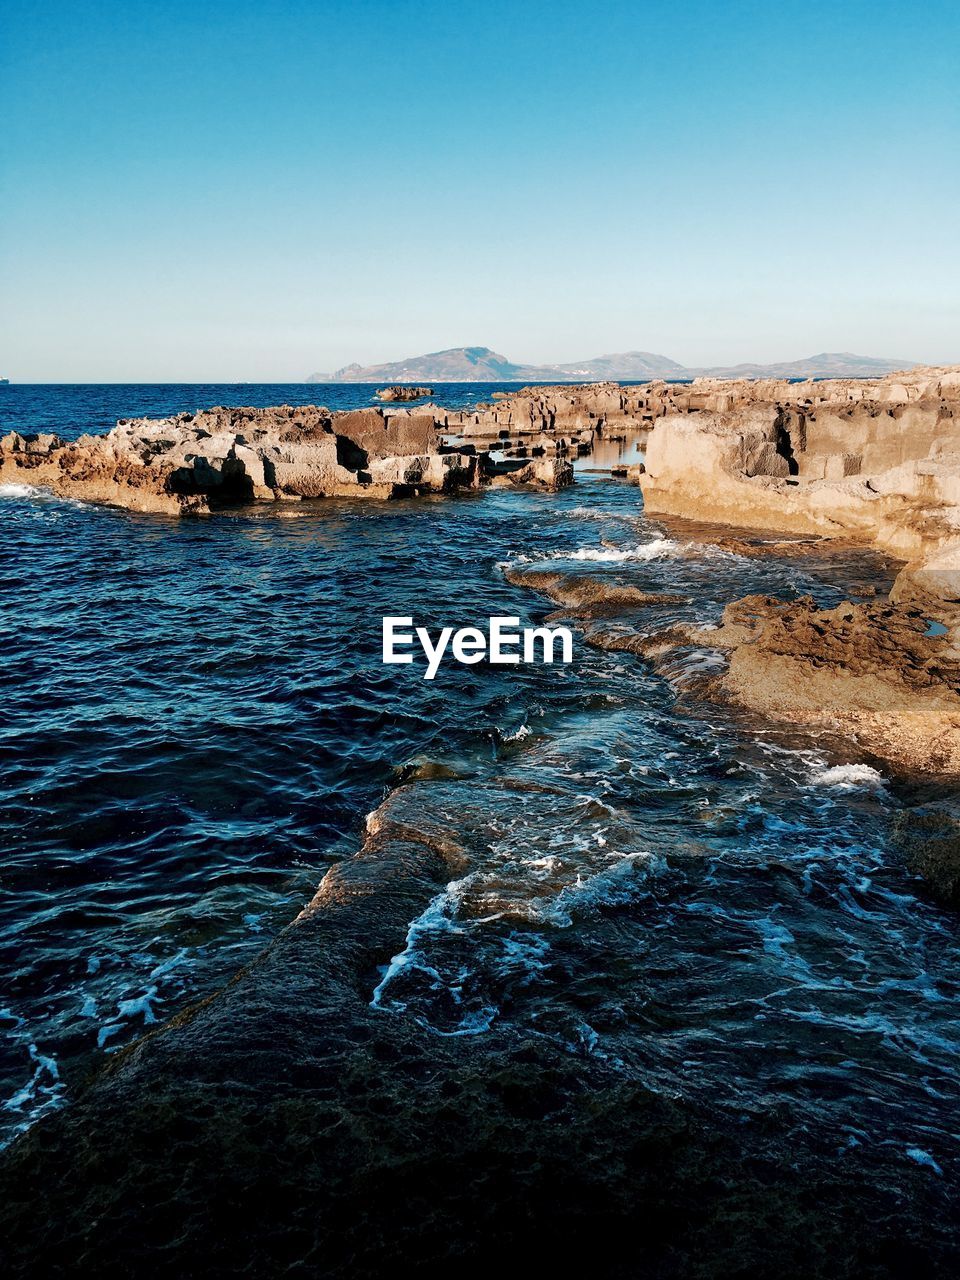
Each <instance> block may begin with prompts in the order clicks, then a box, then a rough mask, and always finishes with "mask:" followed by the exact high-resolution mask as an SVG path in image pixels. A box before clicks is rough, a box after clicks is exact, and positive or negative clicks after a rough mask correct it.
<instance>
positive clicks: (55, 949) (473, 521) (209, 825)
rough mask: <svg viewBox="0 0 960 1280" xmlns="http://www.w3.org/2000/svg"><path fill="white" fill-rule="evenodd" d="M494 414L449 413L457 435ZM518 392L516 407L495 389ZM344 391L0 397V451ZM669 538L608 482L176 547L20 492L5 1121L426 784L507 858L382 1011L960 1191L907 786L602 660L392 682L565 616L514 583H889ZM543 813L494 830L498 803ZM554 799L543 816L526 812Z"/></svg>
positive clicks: (7, 500)
mask: <svg viewBox="0 0 960 1280" xmlns="http://www.w3.org/2000/svg"><path fill="white" fill-rule="evenodd" d="M498 389H500V388H498V387H496V386H477V385H467V386H462V385H461V386H449V387H438V388H436V394H435V397H434V399H435V400H436V402H437V403H440V404H444V405H449V406H451V407H464V406H467V405H469V404H472V403H474V402H475V401H476V400H486V399H488V398H489V396H490V395H491V394H492V392H493V391H495V390H498ZM505 389H509V388H505ZM372 391H373V388H370V387H354V386H315V385H306V386H292V385H280V386H263V385H252V384H243V385H234V386H226V385H208V386H116V385H110V386H62V387H57V386H34V387H29V386H27V387H23V386H9V387H0V431H4V432H5V431H6V430H9V429H16V430H19V431H29V430H34V431H36V430H52V431H56V432H58V433H59V434H61V435H63V436H74V435H77V434H79V433H81V432H86V431H105V430H108V429H109V428H110V427H111V426H112V424H113V422H114V421H115V420H116V418H118V417H130V416H140V415H167V414H172V413H176V412H180V411H192V410H195V409H198V408H203V407H209V406H212V405H218V404H243V405H268V404H275V403H320V404H326V405H328V406H330V407H331V408H348V407H355V406H359V405H363V404H369V403H370V402H371V400H370V398H371V394H372ZM696 534H697V531H696V530H695V529H691V528H690V527H689V526H685V527H683V528H681V527H679V526H673V525H670V524H668V523H665V522H663V521H659V520H656V519H653V518H648V517H647V516H646V515H645V514H644V511H643V507H642V499H641V497H640V494H639V491H638V490H637V489H636V488H635V487H632V486H629V485H627V484H626V483H624V482H621V481H619V480H617V479H615V478H612V477H610V476H609V475H607V474H604V473H603V472H602V471H599V470H597V469H596V468H595V467H594V468H591V467H590V466H589V465H584V466H582V467H580V468H578V474H577V480H576V483H575V484H574V485H573V486H571V487H570V488H569V489H567V490H565V491H563V492H561V493H558V494H543V493H537V492H520V491H502V490H500V491H494V492H488V493H480V494H478V493H470V494H467V495H463V496H458V497H446V498H423V499H419V500H410V501H396V502H391V503H383V504H381V503H373V502H369V501H363V502H354V501H346V500H343V501H341V500H337V501H325V502H315V503H302V504H296V505H295V506H286V505H285V506H284V509H283V510H282V511H279V510H275V509H274V508H272V507H271V506H269V505H266V504H264V505H263V506H262V507H260V506H258V507H254V508H251V509H247V510H242V511H237V512H231V513H224V514H220V515H216V516H213V517H210V518H208V519H203V520H190V519H185V520H180V521H178V520H174V519H168V518H165V517H158V516H149V515H142V514H135V513H130V512H124V511H117V510H111V509H108V508H105V507H95V506H90V505H85V504H82V503H78V502H73V501H67V500H62V499H57V498H52V497H50V496H46V495H44V494H42V493H40V492H37V491H35V490H31V489H29V488H27V487H24V486H7V487H6V488H5V489H2V490H0V547H2V564H0V602H2V613H0V644H2V654H3V682H2V686H0V699H2V702H0V706H2V716H0V1033H2V1040H0V1122H2V1132H3V1138H4V1139H5V1140H7V1141H9V1140H10V1138H12V1137H13V1136H15V1135H16V1133H18V1132H20V1131H22V1130H23V1129H24V1128H25V1127H27V1126H29V1125H30V1124H31V1123H32V1122H33V1121H34V1120H35V1119H36V1118H37V1117H38V1116H39V1115H42V1114H43V1113H44V1112H45V1111H49V1110H51V1109H53V1108H56V1107H60V1106H64V1105H69V1101H70V1099H71V1097H72V1096H73V1095H74V1093H75V1091H76V1090H77V1088H79V1087H80V1085H81V1083H82V1081H83V1080H84V1079H85V1077H86V1076H87V1075H88V1074H89V1072H90V1071H91V1070H92V1069H94V1068H95V1067H96V1066H97V1064H98V1063H101V1062H103V1061H104V1060H105V1059H106V1057H107V1055H109V1054H111V1053H113V1052H115V1051H116V1050H117V1048H118V1047H120V1046H121V1045H124V1044H127V1043H129V1042H130V1041H131V1040H133V1039H134V1038H135V1037H137V1036H139V1035H141V1034H142V1033H143V1032H144V1031H145V1030H149V1029H150V1028H152V1027H155V1026H157V1025H158V1024H159V1023H161V1022H162V1021H163V1020H164V1019H166V1018H169V1017H170V1016H171V1015H172V1014H174V1013H175V1012H177V1011H178V1010H179V1009H182V1008H183V1007H184V1006H185V1005H186V1004H187V1003H188V1002H190V1001H193V1000H195V999H197V998H198V997H201V996H203V995H206V994H208V993H210V992H211V991H213V990H215V989H216V988H217V987H218V986H219V985H221V984H222V983H223V982H224V981H225V980H226V979H228V978H229V977H230V976H231V974H233V973H234V972H235V971H236V970H237V969H238V968H239V967H240V966H242V965H243V964H245V963H246V962H248V961H249V960H251V959H252V958H254V957H255V956H256V955H257V953H258V952H259V951H260V950H261V949H262V948H263V947H264V946H266V945H267V943H268V942H269V940H270V938H271V937H272V936H274V935H275V934H276V932H277V931H278V930H279V929H281V928H282V927H283V926H284V925H285V924H286V923H287V922H288V921H290V920H291V919H292V918H293V916H294V915H296V913H297V912H298V911H299V910H300V908H301V907H302V906H303V904H304V903H305V902H306V901H307V900H309V898H310V897H311V896H312V893H313V891H314V889H315V887H316V885H317V883H318V881H319V879H320V878H321V876H322V875H323V873H324V871H325V869H326V868H328V867H329V866H330V865H331V863H332V862H333V861H335V860H337V859H339V858H342V857H344V856H345V855H348V854H350V853H351V852H352V851H354V850H355V849H356V848H357V847H358V844H359V841H360V839H361V835H362V831H363V825H364V819H365V816H366V815H367V814H368V813H369V812H370V811H371V810H372V809H374V808H375V807H376V806H377V804H378V803H379V802H380V801H381V800H382V799H383V797H384V796H385V795H386V794H387V793H388V791H389V789H390V788H391V787H393V786H395V785H396V784H397V782H398V781H400V780H401V779H403V778H404V777H407V776H409V774H410V772H411V770H412V769H415V768H416V766H417V765H418V764H423V763H424V762H431V763H432V764H434V765H438V764H439V765H443V766H445V767H446V768H448V769H449V770H452V771H455V772H456V773H457V774H459V775H461V776H462V777H463V779H464V781H463V787H464V797H465V803H466V800H467V798H469V802H470V804H472V805H474V806H476V807H477V811H478V813H480V812H481V811H482V816H483V819H484V823H485V829H489V830H494V831H496V832H497V834H496V838H493V839H491V840H489V841H488V843H487V846H486V849H485V851H484V853H483V857H482V860H481V863H480V865H479V866H478V867H477V868H476V870H475V872H474V873H473V875H472V879H471V882H470V884H469V885H468V886H464V885H460V886H459V887H457V888H451V890H450V891H448V893H447V894H446V895H442V896H441V898H440V899H438V900H437V901H435V902H434V903H432V904H431V906H430V908H429V910H428V911H427V912H426V913H425V914H424V916H423V917H421V918H420V919H419V920H417V921H411V922H410V930H409V934H408V937H407V939H406V941H405V943H402V951H401V952H400V953H399V954H400V955H401V956H402V962H395V963H394V965H392V966H390V967H389V968H388V969H387V970H386V971H385V972H384V973H383V975H382V976H381V981H380V984H379V986H378V988H377V992H376V997H375V998H376V1000H377V1001H378V1002H379V1003H380V1004H382V1005H383V1006H385V1007H390V1008H391V1009H393V1010H394V1011H395V1012H396V1013H397V1014H398V1016H403V1017H406V1018H409V1019H411V1020H412V1021H413V1022H414V1023H415V1024H416V1025H417V1026H418V1027H419V1028H420V1031H421V1033H422V1035H423V1036H424V1037H427V1038H429V1037H431V1036H442V1035H452V1034H456V1035H476V1036H482V1035H484V1034H485V1032H486V1031H487V1030H488V1029H489V1028H490V1027H491V1026H493V1025H495V1024H496V1023H497V1022H498V1021H502V1020H510V1021H512V1022H514V1023H515V1024H517V1025H518V1026H520V1027H522V1028H525V1029H529V1030H530V1033H531V1034H534V1033H535V1034H538V1035H549V1036H551V1037H553V1038H554V1039H555V1040H556V1041H557V1042H558V1043H562V1044H564V1045H566V1046H568V1047H569V1052H570V1053H571V1054H573V1055H576V1054H592V1055H601V1056H603V1058H604V1059H605V1060H606V1061H607V1063H608V1064H610V1066H611V1068H612V1069H615V1070H617V1071H620V1072H623V1073H624V1074H626V1075H629V1076H631V1077H634V1078H636V1079H638V1080H642V1081H643V1082H644V1083H646V1084H649V1085H652V1086H654V1087H656V1088H658V1089H663V1090H667V1091H669V1092H670V1093H671V1094H673V1095H679V1096H687V1097H690V1098H691V1099H703V1098H709V1100H710V1102H711V1105H713V1106H716V1107H720V1108H723V1109H727V1110H729V1112H730V1113H732V1114H734V1115H736V1116H741V1117H744V1118H747V1117H756V1116H757V1115H759V1114H761V1113H762V1114H765V1115H775V1116H776V1117H777V1123H778V1124H779V1125H781V1126H782V1128H783V1132H784V1135H785V1138H786V1140H789V1137H790V1135H791V1134H797V1135H800V1134H802V1135H804V1140H805V1141H806V1142H808V1143H809V1142H814V1143H815V1144H818V1145H819V1146H820V1147H821V1148H822V1150H823V1152H824V1153H825V1158H827V1157H828V1158H830V1159H836V1160H842V1159H843V1153H844V1151H846V1150H849V1149H851V1148H852V1147H853V1146H855V1145H857V1144H872V1145H876V1146H880V1147H883V1148H884V1149H885V1150H886V1152H887V1153H888V1156H889V1160H890V1162H891V1163H892V1164H894V1165H896V1164H897V1163H902V1164H903V1165H904V1166H905V1167H906V1166H911V1167H915V1166H917V1165H922V1166H923V1167H924V1168H925V1169H927V1170H928V1171H929V1175H930V1177H931V1178H940V1177H951V1176H952V1177H956V1175H957V1172H958V1169H960V1163H958V1162H960V1137H958V1130H957V1120H956V1117H957V1115H958V1108H960V1058H958V1049H960V978H958V975H960V935H958V925H957V919H956V917H955V916H954V915H951V914H950V913H948V912H946V911H944V910H941V909H940V908H939V907H937V906H935V905H933V904H932V903H930V902H928V901H927V900H926V899H924V897H923V896H922V894H921V893H920V889H919V886H918V884H917V882H916V881H915V880H914V879H913V878H912V877H911V876H910V875H909V873H908V872H907V871H906V869H905V868H904V866H903V864H902V862H901V860H900V858H899V857H898V856H897V854H896V853H895V852H894V850H893V847H892V844H891V840H890V831H891V824H892V823H893V821H894V819H895V817H896V815H897V813H898V812H899V810H900V809H901V808H902V807H903V806H904V805H905V804H908V803H912V802H913V801H915V799H916V798H917V797H916V793H915V792H913V791H911V790H910V789H909V788H907V787H906V785H905V784H902V783H898V782H897V781H896V780H894V779H891V778H889V777H887V776H885V775H884V773H883V771H882V770H880V769H879V768H878V767H877V766H876V764H875V762H869V761H865V760H862V759H860V758H859V757H858V755H857V754H856V751H855V749H853V748H851V747H850V745H849V744H845V743H843V742H837V741H832V740H829V739H826V738H817V737H811V736H807V735H803V734H798V733H796V732H791V731H789V730H784V729H780V728H778V727H777V726H775V725H772V724H769V723H767V722H763V721H757V720H755V719H752V718H751V717H748V716H746V715H744V714H741V713H738V712H736V711H733V710H728V709H723V708H720V707H718V706H716V705H712V704H709V703H704V702H700V701H698V700H697V699H696V698H694V697H692V696H690V693H689V686H690V681H691V679H692V678H693V677H695V676H697V675H699V674H701V673H702V672H704V671H709V670H711V669H713V667H714V666H715V664H716V662H717V659H716V656H715V655H713V654H712V653H711V652H710V651H709V650H704V651H702V652H701V653H695V654H693V655H691V656H688V657H686V658H685V659H684V660H683V661H678V662H677V663H676V664H675V665H674V667H673V668H671V669H669V670H668V671H666V672H665V673H663V674H654V673H653V672H652V671H651V670H650V669H649V668H648V667H646V666H645V665H644V664H643V662H642V661H641V660H639V659H637V658H634V657H631V656H629V655H626V654H622V653H615V652H607V651H603V650H598V649H593V648H590V647H588V646H587V645H585V644H584V643H583V642H582V641H581V640H579V639H578V641H577V643H576V645H575V658H574V661H573V663H572V664H570V665H569V666H552V667H550V666H538V665H534V666H522V667H518V668H509V667H502V666H491V665H489V664H487V663H481V664H479V665H474V666H461V665H459V664H455V663H454V664H445V665H443V666H442V667H441V669H440V672H439V674H438V676H437V678H436V679H435V680H434V681H432V682H428V681H425V680H423V679H422V666H421V665H418V664H414V665H412V666H384V665H383V664H382V663H381V660H380V644H381V630H380V628H381V617H382V616H383V615H385V614H391V615H407V614H409V615H412V616H414V617H415V619H416V622H417V624H419V625H423V626H427V627H429V628H431V630H433V629H436V628H439V627H441V626H444V625H455V626H465V625H470V624H475V623H485V621H486V619H487V618H488V617H489V616H490V615H492V614H508V615H517V616H519V617H520V618H521V620H522V622H523V623H524V624H532V623H540V622H542V620H543V618H544V617H545V616H546V614H547V613H548V612H549V611H550V610H551V609H552V606H551V605H549V603H548V602H546V601H545V600H543V599H541V598H540V597H538V596H536V595H534V594H533V593H531V592H529V591H527V590H525V589H523V588H521V587H518V586H513V585H511V584H509V583H508V582H507V581H506V580H505V578H504V576H503V569H504V566H506V565H509V564H516V563H519V564H523V565H529V566H532V567H538V566H539V567H544V566H549V567H551V568H558V569H561V570H568V571H574V570H575V571H577V572H585V573H592V574H597V575H602V576H604V577H606V578H609V579H611V580H614V581H617V582H623V583H630V584H634V585H637V586H640V587H642V588H643V589H644V590H646V591H654V592H661V591H663V592H670V593H676V594H678V595H679V596H680V597H681V598H682V603H679V604H676V605H671V606H667V607H661V608H660V609H658V611H657V615H656V618H655V619H652V620H651V623H653V622H655V623H656V624H657V625H661V624H663V623H666V622H669V621H672V620H677V619H684V620H697V621H699V622H701V623H711V622H716V621H717V620H718V618H719V616H720V613H721V611H722V608H723V606H724V604H725V603H726V602H728V601H730V600H733V599H736V598H738V597H740V596H742V595H745V594H747V593H750V592H770V593H776V594H779V595H782V596H793V595H800V594H810V595H812V596H814V597H815V598H816V599H817V600H818V601H820V602H821V603H823V604H835V603H837V602H839V601H840V600H841V599H844V598H853V599H856V598H858V596H860V595H863V594H870V593H872V592H874V591H878V590H880V591H883V590H885V589H887V588H888V586H889V583H890V581H891V580H892V575H893V572H894V570H895V566H893V565H891V564H890V563H889V562H886V561H884V560H883V559H882V558H881V557H879V556H877V555H875V554H873V553H871V552H868V551H863V552H859V553H851V552H849V551H845V552H844V553H843V554H842V555H841V554H839V553H834V552H831V551H830V550H829V549H828V548H824V549H818V550H817V551H816V552H814V553H811V554H810V555H808V556H805V557H802V558H800V557H797V556H789V557H783V556H778V555H775V554H771V555H769V556H767V557H765V558H753V557H750V558H748V557H744V556H742V555H738V554H734V553H732V552H729V551H723V550H719V549H717V548H716V547H709V546H707V545H705V544H704V542H703V541H702V540H700V539H698V537H697V536H695V535H696ZM507 771H509V774H510V777H511V780H512V781H513V782H516V783H517V784H518V785H519V784H523V785H525V786H527V787H528V788H529V792H528V793H529V794H530V795H537V794H540V795H542V797H543V799H542V801H539V802H537V803H531V804H528V805H526V806H523V807H521V808H519V809H517V810H516V811H513V810H511V811H510V812H509V813H502V812H499V811H492V810H491V811H489V812H487V811H485V810H484V806H485V805H486V806H490V805H493V804H494V803H495V801H494V799H493V797H495V796H497V795H498V794H500V793H499V792H498V791H497V789H496V788H494V787H487V786H486V785H485V784H486V783H489V782H494V781H496V780H497V779H501V778H502V777H503V776H504V774H505V772H507ZM538 788H539V791H538V790H537V789H538Z"/></svg>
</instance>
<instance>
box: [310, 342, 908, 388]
mask: <svg viewBox="0 0 960 1280" xmlns="http://www.w3.org/2000/svg"><path fill="white" fill-rule="evenodd" d="M917 363H918V362H917V361H916V360H901V359H896V360H895V359H885V358H883V357H879V356H858V355H854V354H853V353H852V352H849V351H832V352H826V351H825V352H821V354H820V355H816V356H808V357H807V358H806V359H805V360H787V361H783V362H781V363H779V364H736V365H722V366H713V367H710V366H702V367H689V366H686V365H682V364H679V363H678V362H677V361H676V360H671V359H670V358H669V357H668V356H661V355H657V354H656V353H655V352H652V351H623V352H620V353H618V354H615V355H605V356H595V357H593V358H592V359H590V360H573V361H570V362H569V363H568V364H517V363H515V362H514V361H512V360H508V359H507V357H506V356H503V355H500V354H499V353H498V352H496V351H492V350H491V349H490V348H489V347H450V348H448V349H447V350H446V351H431V352H430V353H429V354H427V355H422V356H410V357H409V358H408V359H406V360H395V361H393V362H391V363H388V364H370V365H361V364H348V365H345V366H344V367H343V368H342V369H337V371H336V372H335V373H314V374H311V375H310V377H309V378H308V379H307V381H308V382H381V383H386V382H389V383H404V382H527V383H537V382H539V383H543V382H547V383H549V382H646V381H649V380H650V379H653V378H664V379H678V380H682V379H685V378H696V377H700V376H708V377H712V378H876V377H882V376H883V375H884V374H887V373H895V372H897V371H898V370H900V369H912V368H915V367H916V365H917Z"/></svg>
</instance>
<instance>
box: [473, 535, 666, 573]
mask: <svg viewBox="0 0 960 1280" xmlns="http://www.w3.org/2000/svg"><path fill="white" fill-rule="evenodd" d="M685 554H687V549H686V548H684V547H683V546H681V544H680V543H679V542H674V541H673V539H672V538H653V539H652V540H651V541H650V542H641V543H640V544H639V545H637V546H635V547H577V548H576V549H575V550H573V551H565V550H562V551H542V552H535V553H532V554H527V553H525V552H516V553H513V554H511V556H510V559H509V560H501V561H499V562H498V565H497V567H498V568H499V569H507V568H509V567H510V566H511V565H515V564H542V563H543V562H544V561H545V560H576V561H581V562H584V561H586V562H589V563H591V564H623V563H624V562H626V561H632V560H637V561H648V560H670V559H673V558H674V557H676V556H681V555H685Z"/></svg>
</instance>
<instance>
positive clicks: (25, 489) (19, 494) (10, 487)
mask: <svg viewBox="0 0 960 1280" xmlns="http://www.w3.org/2000/svg"><path fill="white" fill-rule="evenodd" d="M40 492H41V491H40V490H39V489H37V488H36V487H35V486H34V485H32V484H14V483H12V482H11V483H10V484H0V498H36V497H37V496H38V495H39V494H40Z"/></svg>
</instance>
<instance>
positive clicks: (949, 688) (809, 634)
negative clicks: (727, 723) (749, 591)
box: [685, 596, 960, 777]
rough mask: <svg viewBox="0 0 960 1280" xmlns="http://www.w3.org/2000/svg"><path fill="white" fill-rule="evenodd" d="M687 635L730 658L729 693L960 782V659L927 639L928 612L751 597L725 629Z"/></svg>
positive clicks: (904, 765) (729, 613)
mask: <svg viewBox="0 0 960 1280" xmlns="http://www.w3.org/2000/svg"><path fill="white" fill-rule="evenodd" d="M685 630H686V641H687V643H688V644H689V643H694V644H700V645H706V646H710V647H712V648H716V649H720V650H723V651H726V652H727V653H728V654H729V666H728V668H727V670H726V672H725V673H724V674H723V675H722V676H719V677H717V678H716V680H714V681H712V682H711V687H712V688H713V689H714V690H715V691H716V692H717V694H719V695H720V696H723V697H725V698H728V699H730V700H732V701H734V702H737V703H738V704H740V705H741V706H744V707H747V708H749V709H750V710H752V711H756V712H760V713H762V714H763V715H766V716H769V717H770V718H772V719H775V720H779V721H781V722H787V723H791V724H798V725H806V726H813V727H818V728H822V729H827V730H833V731H838V732H840V733H842V734H844V735H845V736H848V737H850V738H851V739H853V740H855V741H856V742H857V743H859V744H860V746H861V747H862V749H863V750H864V751H865V752H868V753H869V754H871V755H873V756H876V757H877V758H878V759H881V760H884V761H887V762H888V763H889V764H891V765H892V766H893V767H894V768H896V769H898V770H901V771H904V772H908V773H917V774H925V775H936V776H950V777H957V776H960V655H958V653H957V652H956V650H955V649H954V648H953V646H952V645H951V644H950V642H949V640H948V638H946V637H942V636H940V637H934V636H930V635H928V634H927V630H928V628H927V622H926V619H925V618H924V617H923V615H922V614H921V613H919V612H917V611H913V610H909V609H904V608H901V607H900V606H897V605H894V604H890V603H874V602H869V603H863V604H850V603H847V602H844V603H842V604H840V605H838V606H837V607H836V608H834V609H820V608H818V607H817V605H816V604H815V603H814V601H813V600H811V599H810V598H809V597H805V598H802V599H800V600H796V601H790V602H784V601H781V600H777V599H775V598H773V597H769V596H748V597H746V598H744V599H743V600H738V601H736V602H735V603H734V604H731V605H728V606H727V608H726V609H725V610H724V614H723V622H722V625H721V626H720V627H719V628H717V629H715V630H710V631H701V630H698V629H697V628H694V627H690V628H686V629H685Z"/></svg>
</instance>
